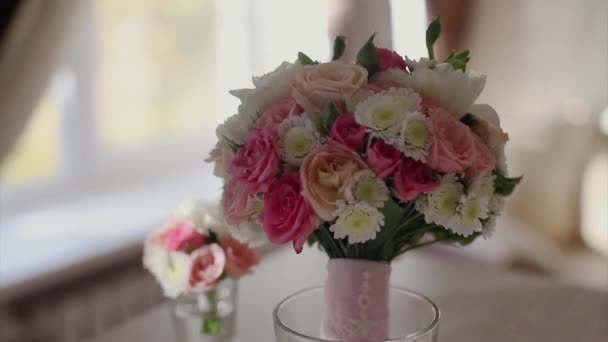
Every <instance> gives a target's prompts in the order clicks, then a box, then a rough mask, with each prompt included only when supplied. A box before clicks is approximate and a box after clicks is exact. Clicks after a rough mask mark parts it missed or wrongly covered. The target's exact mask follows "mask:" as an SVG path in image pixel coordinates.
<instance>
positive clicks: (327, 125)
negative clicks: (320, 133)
mask: <svg viewBox="0 0 608 342" xmlns="http://www.w3.org/2000/svg"><path fill="white" fill-rule="evenodd" d="M338 116H340V112H338V109H337V108H336V106H334V104H333V103H332V104H330V105H329V106H327V107H326V108H325V110H324V111H323V112H322V113H321V126H322V127H323V130H325V133H327V134H329V132H331V126H333V125H334V121H336V119H337V118H338Z"/></svg>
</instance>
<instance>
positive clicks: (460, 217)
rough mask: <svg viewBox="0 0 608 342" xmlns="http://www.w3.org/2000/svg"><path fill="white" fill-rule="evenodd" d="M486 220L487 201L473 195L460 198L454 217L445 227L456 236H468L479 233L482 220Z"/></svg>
mask: <svg viewBox="0 0 608 342" xmlns="http://www.w3.org/2000/svg"><path fill="white" fill-rule="evenodd" d="M486 218H488V206H487V201H486V200H484V199H483V198H480V197H478V196H475V195H465V196H462V198H461V200H460V203H459V204H458V207H457V208H456V215H454V216H452V217H451V218H450V220H449V221H448V222H447V224H446V226H447V227H448V228H449V229H450V230H451V231H453V232H454V233H456V234H459V235H462V236H469V235H471V234H473V233H474V232H480V231H481V228H482V227H481V221H480V220H482V219H486Z"/></svg>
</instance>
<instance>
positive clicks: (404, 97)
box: [382, 88, 422, 113]
mask: <svg viewBox="0 0 608 342" xmlns="http://www.w3.org/2000/svg"><path fill="white" fill-rule="evenodd" d="M382 94H387V95H390V96H394V97H396V98H397V99H398V100H399V102H401V105H403V107H404V108H405V110H406V111H407V112H408V113H415V112H419V111H420V103H421V102H422V99H421V98H420V95H418V94H417V93H416V92H415V91H413V90H412V89H408V88H389V89H388V90H386V91H384V92H382Z"/></svg>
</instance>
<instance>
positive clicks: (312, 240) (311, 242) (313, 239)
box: [306, 234, 317, 247]
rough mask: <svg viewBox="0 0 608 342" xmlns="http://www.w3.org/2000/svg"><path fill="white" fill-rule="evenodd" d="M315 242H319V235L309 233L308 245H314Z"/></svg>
mask: <svg viewBox="0 0 608 342" xmlns="http://www.w3.org/2000/svg"><path fill="white" fill-rule="evenodd" d="M315 242H317V237H316V236H315V234H310V235H308V238H306V244H307V245H308V247H311V246H312V245H314V244H315Z"/></svg>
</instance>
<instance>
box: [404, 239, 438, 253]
mask: <svg viewBox="0 0 608 342" xmlns="http://www.w3.org/2000/svg"><path fill="white" fill-rule="evenodd" d="M443 240H447V238H439V239H434V240H430V241H427V242H423V243H419V244H416V245H411V246H409V247H407V248H404V249H402V250H401V251H399V254H403V253H405V252H407V251H411V250H413V249H416V248H420V247H424V246H428V245H432V244H434V243H437V242H441V241H443Z"/></svg>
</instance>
